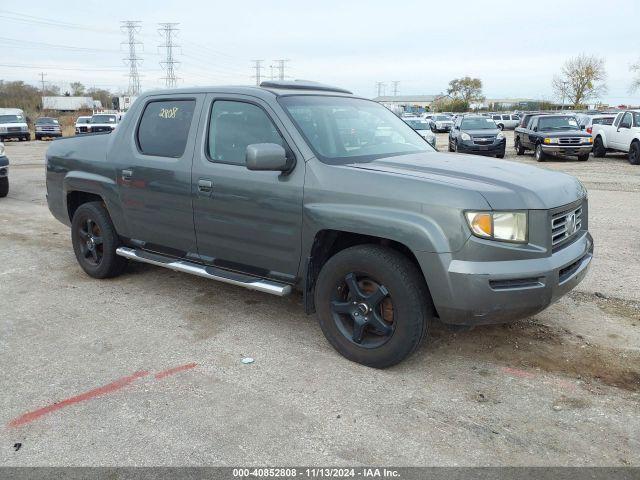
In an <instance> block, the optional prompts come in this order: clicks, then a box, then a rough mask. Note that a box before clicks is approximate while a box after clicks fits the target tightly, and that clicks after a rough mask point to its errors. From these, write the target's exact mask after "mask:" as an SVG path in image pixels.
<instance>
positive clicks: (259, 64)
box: [252, 60, 264, 86]
mask: <svg viewBox="0 0 640 480" xmlns="http://www.w3.org/2000/svg"><path fill="white" fill-rule="evenodd" d="M252 61H253V68H255V70H256V74H255V75H253V77H252V78H255V79H256V85H257V86H260V78H261V75H260V74H261V73H262V62H264V60H252Z"/></svg>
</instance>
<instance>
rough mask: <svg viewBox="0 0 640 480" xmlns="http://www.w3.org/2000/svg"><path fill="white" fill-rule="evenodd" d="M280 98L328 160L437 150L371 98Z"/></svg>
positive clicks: (338, 161) (368, 158)
mask: <svg viewBox="0 0 640 480" xmlns="http://www.w3.org/2000/svg"><path fill="white" fill-rule="evenodd" d="M279 102H280V104H281V105H282V106H283V107H284V108H285V110H286V111H287V112H288V113H289V115H290V117H291V119H292V120H293V122H294V123H295V125H296V127H297V128H298V130H299V131H300V133H301V134H302V135H303V136H304V137H305V139H306V140H307V143H308V144H309V146H310V147H311V148H312V149H313V151H314V153H315V154H316V156H317V157H318V158H319V159H320V160H321V161H323V162H325V163H331V164H345V163H354V162H370V161H372V160H375V159H377V158H382V157H390V156H396V155H407V154H411V153H422V152H433V151H434V149H433V148H432V147H431V146H430V145H429V144H428V143H427V142H426V141H425V140H424V139H423V138H422V137H420V135H418V134H417V133H416V132H415V131H414V130H413V129H412V128H411V127H409V126H408V125H407V124H406V123H404V122H403V121H402V120H400V119H399V118H398V117H397V116H396V115H394V114H393V113H392V112H391V111H389V110H388V109H387V108H385V107H383V106H382V105H380V104H379V103H376V102H373V101H370V100H363V99H360V98H349V97H331V96H324V95H322V96H321V95H292V96H286V97H280V98H279Z"/></svg>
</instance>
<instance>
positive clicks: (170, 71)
mask: <svg viewBox="0 0 640 480" xmlns="http://www.w3.org/2000/svg"><path fill="white" fill-rule="evenodd" d="M158 25H160V28H159V29H158V32H160V35H162V36H164V43H163V44H162V45H158V47H159V48H164V49H165V57H164V61H161V62H160V66H161V67H162V68H163V69H164V70H165V72H167V74H166V76H164V77H162V78H161V79H160V80H164V83H165V85H166V86H167V88H173V87H175V86H176V84H177V83H178V78H177V77H176V68H175V67H176V65H178V64H180V62H178V61H176V60H175V54H174V50H175V49H177V48H178V45H176V44H174V43H173V39H174V37H175V33H176V32H177V31H178V29H177V28H176V26H177V25H179V24H178V23H159V24H158Z"/></svg>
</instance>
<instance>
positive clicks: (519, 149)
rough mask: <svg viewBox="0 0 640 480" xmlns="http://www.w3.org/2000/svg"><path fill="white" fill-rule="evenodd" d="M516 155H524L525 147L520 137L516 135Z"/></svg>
mask: <svg viewBox="0 0 640 480" xmlns="http://www.w3.org/2000/svg"><path fill="white" fill-rule="evenodd" d="M515 148H516V155H519V156H522V155H524V147H523V146H522V145H520V138H519V137H516V141H515Z"/></svg>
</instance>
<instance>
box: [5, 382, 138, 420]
mask: <svg viewBox="0 0 640 480" xmlns="http://www.w3.org/2000/svg"><path fill="white" fill-rule="evenodd" d="M147 375H149V372H148V371H146V370H141V371H139V372H136V373H134V374H133V375H129V376H128V377H122V378H120V379H118V380H116V381H115V382H111V383H109V384H107V385H103V386H102V387H98V388H94V389H93V390H89V391H88V392H84V393H81V394H80V395H76V396H75V397H69V398H67V399H65V400H62V401H60V402H57V403H54V404H52V405H47V406H46V407H43V408H39V409H38V410H34V411H33V412H28V413H25V414H24V415H21V416H19V417H18V418H15V419H13V420H11V421H10V422H9V424H8V426H9V427H18V426H20V425H24V424H25V423H29V422H33V421H34V420H36V419H38V418H40V417H42V416H43V415H46V414H48V413H51V412H55V411H56V410H60V409H61V408H64V407H68V406H69V405H73V404H76V403H80V402H84V401H86V400H91V399H93V398H96V397H99V396H102V395H106V394H108V393H113V392H115V391H117V390H120V389H122V388H124V387H126V386H127V385H129V384H130V383H133V382H134V381H136V380H137V379H138V378H141V377H145V376H147Z"/></svg>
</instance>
